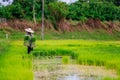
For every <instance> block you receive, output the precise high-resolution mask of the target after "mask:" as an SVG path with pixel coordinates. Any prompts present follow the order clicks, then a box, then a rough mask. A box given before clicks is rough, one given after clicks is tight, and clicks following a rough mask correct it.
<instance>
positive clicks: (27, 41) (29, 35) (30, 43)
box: [24, 28, 35, 54]
mask: <svg viewBox="0 0 120 80" xmlns="http://www.w3.org/2000/svg"><path fill="white" fill-rule="evenodd" d="M25 31H26V35H25V38H24V45H25V46H27V52H28V54H30V52H31V51H33V48H34V47H35V38H34V36H33V33H34V31H33V30H32V29H31V28H27V29H25Z"/></svg>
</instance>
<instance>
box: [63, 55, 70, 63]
mask: <svg viewBox="0 0 120 80" xmlns="http://www.w3.org/2000/svg"><path fill="white" fill-rule="evenodd" d="M62 63H63V64H69V63H70V56H63V57H62Z"/></svg>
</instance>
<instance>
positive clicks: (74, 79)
mask: <svg viewBox="0 0 120 80" xmlns="http://www.w3.org/2000/svg"><path fill="white" fill-rule="evenodd" d="M56 80H102V78H97V77H87V76H79V75H76V74H74V75H68V76H64V77H58V78H57V79H56Z"/></svg>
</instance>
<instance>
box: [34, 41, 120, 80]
mask: <svg viewBox="0 0 120 80" xmlns="http://www.w3.org/2000/svg"><path fill="white" fill-rule="evenodd" d="M33 55H34V56H50V55H51V56H56V55H57V56H61V55H64V56H71V58H73V59H75V60H76V62H77V63H78V64H82V65H95V66H105V67H106V68H108V69H115V70H116V71H117V73H118V75H119V76H120V41H95V40H45V41H37V47H36V48H35V50H34V52H33ZM67 60H68V58H65V59H64V60H63V62H68V61H67ZM109 80H111V79H109ZM118 80H120V79H118Z"/></svg>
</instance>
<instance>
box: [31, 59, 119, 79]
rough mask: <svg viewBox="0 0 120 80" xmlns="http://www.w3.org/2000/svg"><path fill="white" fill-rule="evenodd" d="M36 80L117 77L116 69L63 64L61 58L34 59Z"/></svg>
mask: <svg viewBox="0 0 120 80" xmlns="http://www.w3.org/2000/svg"><path fill="white" fill-rule="evenodd" d="M33 63H34V65H33V70H34V80H102V79H103V78H105V77H110V78H117V74H116V72H115V71H114V70H107V69H105V68H104V67H96V66H85V65H77V64H73V63H70V64H66V65H63V64H62V62H61V59H57V58H54V59H53V58H52V59H48V58H43V59H37V58H35V59H34V62H33Z"/></svg>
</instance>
